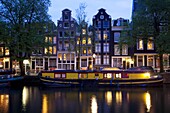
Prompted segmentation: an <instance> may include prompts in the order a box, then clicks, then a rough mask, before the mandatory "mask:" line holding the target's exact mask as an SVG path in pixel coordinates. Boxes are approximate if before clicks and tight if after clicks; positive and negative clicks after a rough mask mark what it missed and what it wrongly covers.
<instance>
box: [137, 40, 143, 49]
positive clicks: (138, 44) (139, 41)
mask: <svg viewBox="0 0 170 113" xmlns="http://www.w3.org/2000/svg"><path fill="white" fill-rule="evenodd" d="M137 47H138V48H137V49H138V50H143V40H142V39H139V40H138V43H137Z"/></svg>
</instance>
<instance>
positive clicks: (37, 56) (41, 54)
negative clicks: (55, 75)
mask: <svg viewBox="0 0 170 113" xmlns="http://www.w3.org/2000/svg"><path fill="white" fill-rule="evenodd" d="M56 29H57V27H56V25H55V24H54V22H52V21H51V22H48V23H46V24H45V25H44V30H45V33H44V34H43V35H44V41H45V43H48V45H47V46H46V47H45V48H43V47H41V46H39V45H36V46H35V47H36V49H35V51H33V52H32V55H31V59H30V61H25V64H26V66H27V65H28V66H29V67H26V68H30V72H31V73H37V72H39V71H41V70H51V69H55V68H56V67H57V57H56V56H57V37H56V34H57V31H56Z"/></svg>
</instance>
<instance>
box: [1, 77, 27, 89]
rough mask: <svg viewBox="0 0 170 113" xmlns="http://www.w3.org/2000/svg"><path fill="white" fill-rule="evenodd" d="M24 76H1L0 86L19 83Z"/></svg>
mask: <svg viewBox="0 0 170 113" xmlns="http://www.w3.org/2000/svg"><path fill="white" fill-rule="evenodd" d="M23 79H24V77H23V76H15V77H9V78H1V79H0V87H11V86H16V85H21V84H22V83H21V82H22V81H23Z"/></svg>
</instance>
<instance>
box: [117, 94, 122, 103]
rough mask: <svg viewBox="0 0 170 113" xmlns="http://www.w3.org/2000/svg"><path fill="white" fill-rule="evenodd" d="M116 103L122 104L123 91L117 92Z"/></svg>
mask: <svg viewBox="0 0 170 113" xmlns="http://www.w3.org/2000/svg"><path fill="white" fill-rule="evenodd" d="M116 103H117V104H118V105H121V104H122V92H121V91H117V92H116Z"/></svg>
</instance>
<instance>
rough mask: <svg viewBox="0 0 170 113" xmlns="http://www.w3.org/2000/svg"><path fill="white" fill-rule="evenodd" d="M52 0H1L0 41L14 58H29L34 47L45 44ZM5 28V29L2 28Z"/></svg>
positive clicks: (21, 59) (20, 60)
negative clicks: (46, 26)
mask: <svg viewBox="0 0 170 113" xmlns="http://www.w3.org/2000/svg"><path fill="white" fill-rule="evenodd" d="M49 6H50V0H0V21H1V23H0V24H1V27H0V41H1V42H3V43H4V44H5V46H7V47H8V48H9V50H10V55H11V56H12V57H11V58H12V59H15V60H18V61H19V62H20V68H21V69H22V65H23V64H22V61H23V59H25V58H29V56H30V55H31V54H32V51H33V50H34V49H35V48H34V47H35V46H37V45H39V46H43V45H44V38H43V37H44V35H43V33H44V30H45V28H44V26H45V25H46V23H47V22H48V21H49V17H50V16H49V15H48V13H47V12H48V7H49ZM2 28H4V29H2Z"/></svg>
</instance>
